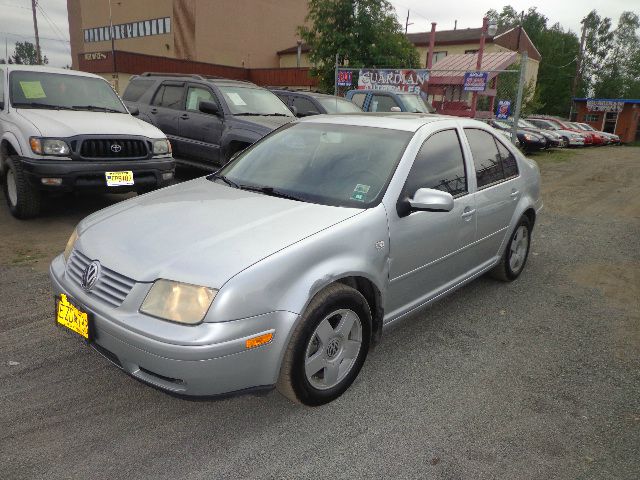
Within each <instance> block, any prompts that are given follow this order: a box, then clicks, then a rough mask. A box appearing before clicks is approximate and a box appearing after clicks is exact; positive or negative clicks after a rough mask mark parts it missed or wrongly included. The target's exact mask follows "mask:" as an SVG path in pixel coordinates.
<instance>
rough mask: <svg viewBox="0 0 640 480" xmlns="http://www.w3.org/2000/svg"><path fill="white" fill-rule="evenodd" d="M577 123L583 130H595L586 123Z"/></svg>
mask: <svg viewBox="0 0 640 480" xmlns="http://www.w3.org/2000/svg"><path fill="white" fill-rule="evenodd" d="M578 125H580V127H582V129H583V130H588V131H589V132H597V130H596V129H595V128H593V127H592V126H591V125H589V124H588V123H579V124H578Z"/></svg>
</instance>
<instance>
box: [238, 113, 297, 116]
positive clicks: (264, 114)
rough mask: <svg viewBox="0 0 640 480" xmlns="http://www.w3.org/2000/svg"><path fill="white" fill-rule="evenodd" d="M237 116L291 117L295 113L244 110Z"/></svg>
mask: <svg viewBox="0 0 640 480" xmlns="http://www.w3.org/2000/svg"><path fill="white" fill-rule="evenodd" d="M235 116H236V117H242V116H244V117H289V116H293V115H287V114H286V113H255V112H243V113H236V114H235Z"/></svg>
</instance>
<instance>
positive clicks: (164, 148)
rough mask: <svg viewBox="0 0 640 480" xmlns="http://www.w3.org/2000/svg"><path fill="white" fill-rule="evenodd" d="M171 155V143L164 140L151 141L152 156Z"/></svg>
mask: <svg viewBox="0 0 640 480" xmlns="http://www.w3.org/2000/svg"><path fill="white" fill-rule="evenodd" d="M169 153H171V143H169V140H167V139H166V138H163V139H161V140H154V141H153V154H154V155H167V154H169Z"/></svg>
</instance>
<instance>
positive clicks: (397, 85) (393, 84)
mask: <svg viewBox="0 0 640 480" xmlns="http://www.w3.org/2000/svg"><path fill="white" fill-rule="evenodd" d="M428 81H429V71H428V70H425V69H419V70H410V69H395V70H391V69H384V70H380V69H368V68H367V69H365V68H363V69H361V70H360V75H359V76H358V89H359V90H364V89H373V90H390V91H394V92H410V93H418V92H420V90H421V89H422V85H423V84H424V83H425V82H428Z"/></svg>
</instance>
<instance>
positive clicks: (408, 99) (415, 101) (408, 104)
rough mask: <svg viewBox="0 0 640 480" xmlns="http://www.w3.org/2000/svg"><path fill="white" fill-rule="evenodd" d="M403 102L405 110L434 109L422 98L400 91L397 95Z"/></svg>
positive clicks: (430, 111) (432, 111)
mask: <svg viewBox="0 0 640 480" xmlns="http://www.w3.org/2000/svg"><path fill="white" fill-rule="evenodd" d="M399 97H400V98H401V99H402V103H404V106H405V108H406V109H407V112H412V113H434V112H435V109H434V108H433V107H432V106H431V105H427V104H426V103H425V102H424V100H423V99H422V98H421V97H419V96H418V95H414V94H413V93H402V94H400V95H399Z"/></svg>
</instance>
